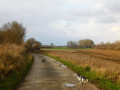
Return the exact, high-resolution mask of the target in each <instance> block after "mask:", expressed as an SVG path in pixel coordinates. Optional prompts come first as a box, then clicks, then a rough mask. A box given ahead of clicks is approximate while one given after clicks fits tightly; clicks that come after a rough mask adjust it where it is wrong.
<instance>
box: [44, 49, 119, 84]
mask: <svg viewBox="0 0 120 90" xmlns="http://www.w3.org/2000/svg"><path fill="white" fill-rule="evenodd" d="M44 51H45V52H47V53H48V54H50V55H52V56H55V57H59V58H61V59H63V60H65V61H69V62H71V63H73V64H76V65H79V66H82V67H86V66H89V67H90V68H91V70H93V71H96V72H100V73H102V74H105V75H106V78H108V79H111V80H112V81H116V82H118V81H120V64H118V63H116V62H113V61H111V60H106V59H101V58H96V57H92V56H91V55H88V54H85V53H84V54H83V53H80V52H77V53H76V51H75V50H72V51H70V50H69V51H68V50H44Z"/></svg>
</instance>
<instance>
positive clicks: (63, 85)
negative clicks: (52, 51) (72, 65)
mask: <svg viewBox="0 0 120 90" xmlns="http://www.w3.org/2000/svg"><path fill="white" fill-rule="evenodd" d="M33 55H34V63H33V65H32V67H31V70H30V71H29V73H28V75H27V76H26V77H25V80H24V81H23V82H22V83H21V84H20V85H19V86H18V88H17V90H98V89H97V88H96V87H95V86H94V85H92V84H90V83H86V84H83V85H81V84H80V83H79V81H78V79H77V77H76V74H75V73H74V72H73V71H71V70H70V69H68V68H67V67H65V66H64V65H62V66H61V64H60V63H59V62H57V61H56V60H54V59H52V58H50V57H48V56H44V55H40V54H33ZM43 59H46V60H45V62H42V60H43Z"/></svg>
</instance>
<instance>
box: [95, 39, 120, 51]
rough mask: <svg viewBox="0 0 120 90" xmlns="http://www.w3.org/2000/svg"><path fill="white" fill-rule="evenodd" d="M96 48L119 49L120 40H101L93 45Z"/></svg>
mask: <svg viewBox="0 0 120 90" xmlns="http://www.w3.org/2000/svg"><path fill="white" fill-rule="evenodd" d="M95 48H96V49H103V50H105V49H106V50H108V49H110V50H120V41H115V42H113V43H110V42H107V43H104V42H101V43H100V44H97V45H96V46H95Z"/></svg>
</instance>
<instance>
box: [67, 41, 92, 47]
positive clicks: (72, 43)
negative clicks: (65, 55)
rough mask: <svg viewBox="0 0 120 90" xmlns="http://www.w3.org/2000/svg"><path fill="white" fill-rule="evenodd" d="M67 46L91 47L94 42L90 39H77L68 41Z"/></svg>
mask: <svg viewBox="0 0 120 90" xmlns="http://www.w3.org/2000/svg"><path fill="white" fill-rule="evenodd" d="M67 47H68V48H93V47H94V42H93V41H92V40H90V39H83V40H79V41H78V42H76V41H68V42H67Z"/></svg>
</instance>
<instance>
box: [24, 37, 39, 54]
mask: <svg viewBox="0 0 120 90" xmlns="http://www.w3.org/2000/svg"><path fill="white" fill-rule="evenodd" d="M25 47H26V49H27V52H31V51H33V50H40V48H41V43H40V42H39V41H36V40H35V39H34V38H29V39H28V40H27V41H26V43H25Z"/></svg>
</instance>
